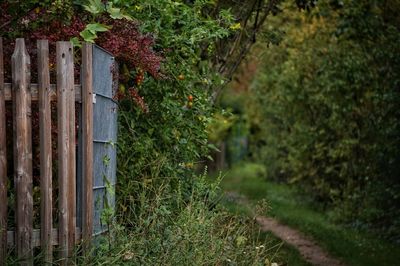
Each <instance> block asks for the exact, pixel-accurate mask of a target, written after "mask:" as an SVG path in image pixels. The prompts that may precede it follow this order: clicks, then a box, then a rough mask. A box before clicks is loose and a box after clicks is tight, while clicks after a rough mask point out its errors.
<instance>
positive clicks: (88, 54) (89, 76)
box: [81, 43, 93, 251]
mask: <svg viewBox="0 0 400 266" xmlns="http://www.w3.org/2000/svg"><path fill="white" fill-rule="evenodd" d="M92 55H93V45H92V44H89V43H84V44H83V46H82V70H81V81H82V134H83V137H82V139H83V140H82V145H83V147H82V152H83V156H82V158H83V167H82V171H83V173H82V181H83V182H82V183H83V184H82V188H83V189H82V191H83V192H82V194H83V199H82V215H83V217H82V239H83V241H84V247H85V250H86V251H88V250H90V239H91V237H92V232H93V67H92Z"/></svg>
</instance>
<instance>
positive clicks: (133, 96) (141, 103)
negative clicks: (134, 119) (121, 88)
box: [128, 87, 149, 114]
mask: <svg viewBox="0 0 400 266" xmlns="http://www.w3.org/2000/svg"><path fill="white" fill-rule="evenodd" d="M128 93H129V95H130V97H131V99H132V100H133V101H134V102H135V103H136V104H137V106H139V108H140V109H141V110H142V111H143V112H144V113H146V114H147V113H148V112H149V107H148V106H147V104H146V103H145V102H144V99H143V97H142V96H140V95H139V92H138V91H137V89H135V88H133V87H131V88H129V89H128Z"/></svg>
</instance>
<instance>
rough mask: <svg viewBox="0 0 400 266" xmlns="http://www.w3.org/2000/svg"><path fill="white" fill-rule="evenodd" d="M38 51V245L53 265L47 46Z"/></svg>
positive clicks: (43, 42)
mask: <svg viewBox="0 0 400 266" xmlns="http://www.w3.org/2000/svg"><path fill="white" fill-rule="evenodd" d="M37 48H38V89H39V127H40V200H41V201H40V224H41V226H40V242H41V247H42V252H43V254H44V261H45V262H46V263H51V262H52V253H53V249H52V245H51V231H52V224H53V219H52V208H53V207H52V206H53V204H52V202H53V201H52V162H51V160H52V152H51V109H50V72H49V43H48V41H47V40H40V41H38V42H37Z"/></svg>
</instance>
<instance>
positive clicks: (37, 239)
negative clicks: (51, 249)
mask: <svg viewBox="0 0 400 266" xmlns="http://www.w3.org/2000/svg"><path fill="white" fill-rule="evenodd" d="M75 239H76V242H75V244H79V242H80V241H81V239H82V232H81V229H80V228H79V227H77V228H75ZM14 245H15V232H14V231H7V246H9V247H13V246H14ZM51 245H52V246H57V245H58V230H57V229H56V228H53V229H52V230H51ZM40 246H41V230H40V229H33V233H32V247H33V248H36V247H40Z"/></svg>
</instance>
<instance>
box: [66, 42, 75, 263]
mask: <svg viewBox="0 0 400 266" xmlns="http://www.w3.org/2000/svg"><path fill="white" fill-rule="evenodd" d="M66 46H67V47H66V48H68V49H67V50H66V51H65V52H66V53H67V54H66V56H65V58H66V67H67V69H66V70H67V72H66V82H67V84H66V85H67V90H68V91H67V92H68V96H67V97H68V99H67V101H68V103H67V104H68V105H67V108H68V113H69V115H68V116H69V119H68V130H69V151H68V153H69V158H68V159H69V160H68V242H69V246H68V252H69V254H68V255H69V256H70V257H71V256H72V252H73V250H74V245H75V227H76V154H75V152H76V137H75V135H76V134H75V98H74V95H75V93H74V61H73V60H74V51H73V47H72V44H71V42H67V43H66Z"/></svg>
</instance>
